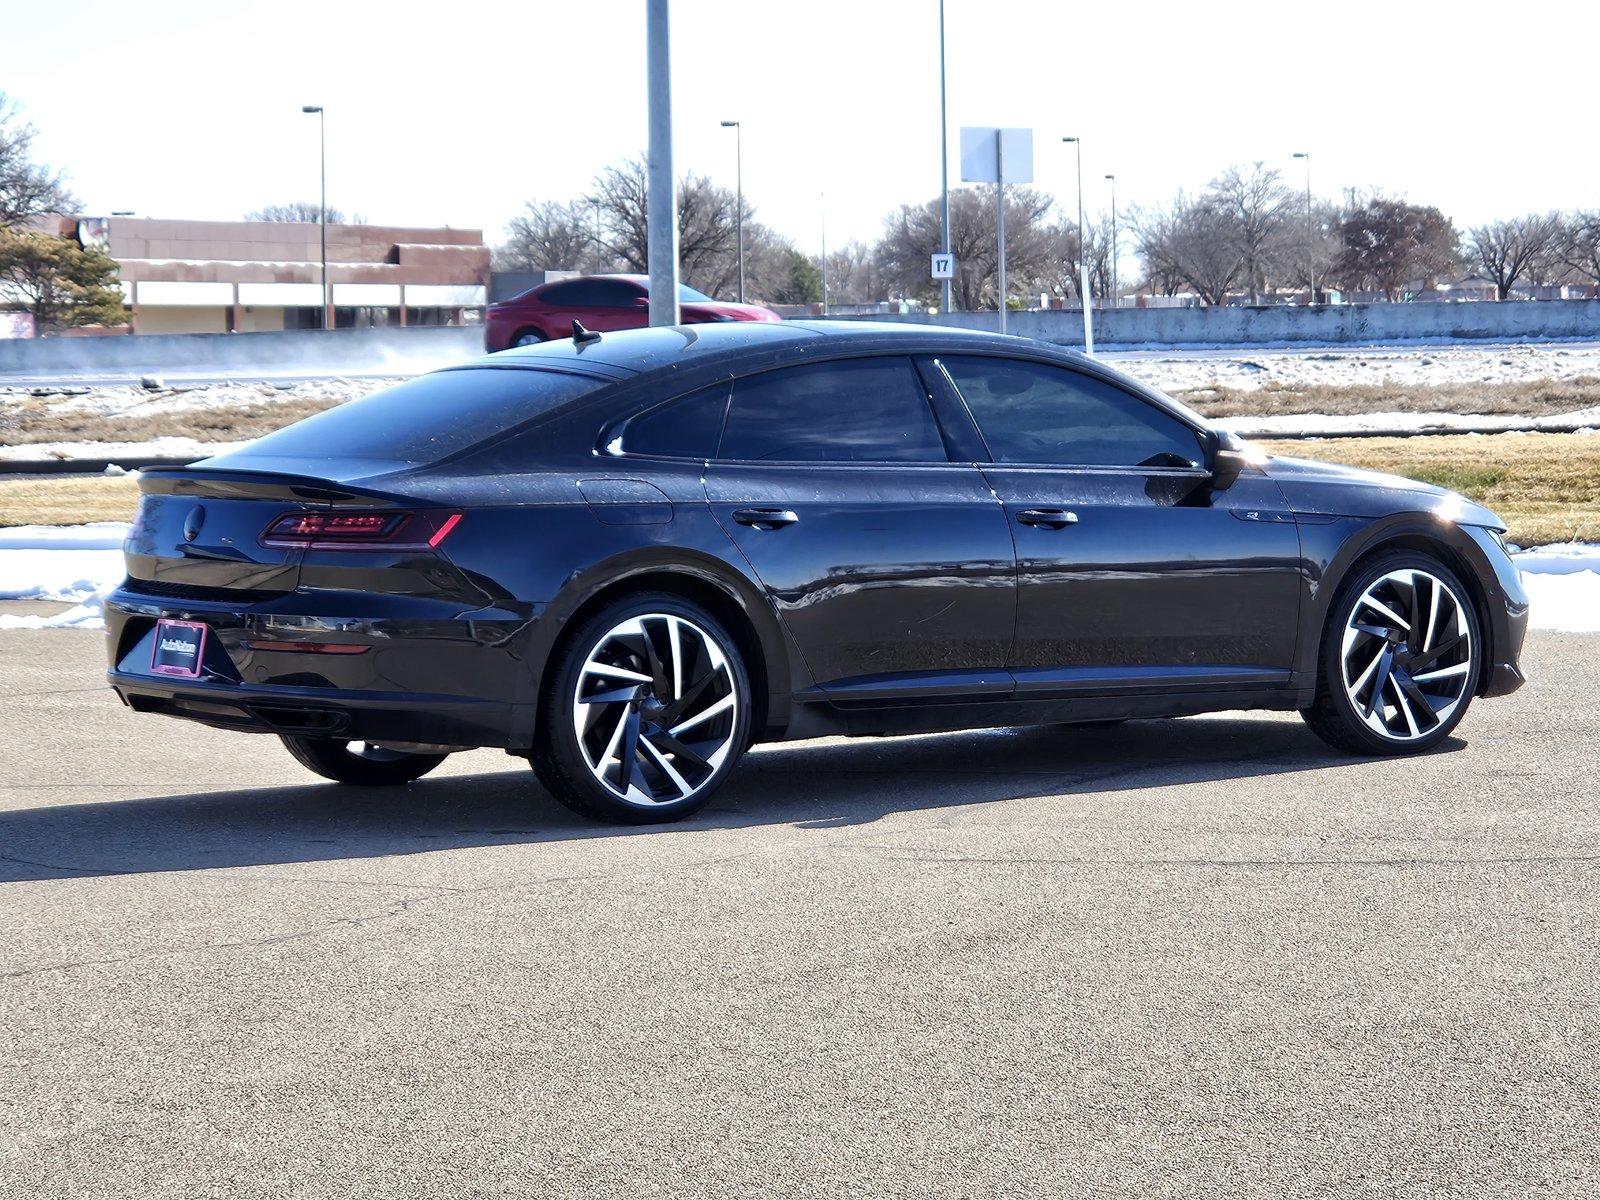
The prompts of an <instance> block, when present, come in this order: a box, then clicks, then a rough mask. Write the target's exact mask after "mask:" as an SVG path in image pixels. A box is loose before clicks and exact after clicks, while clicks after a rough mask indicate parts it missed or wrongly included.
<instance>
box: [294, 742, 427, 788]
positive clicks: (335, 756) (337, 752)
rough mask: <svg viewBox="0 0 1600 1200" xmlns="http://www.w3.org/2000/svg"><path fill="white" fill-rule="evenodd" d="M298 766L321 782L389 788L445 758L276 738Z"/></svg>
mask: <svg viewBox="0 0 1600 1200" xmlns="http://www.w3.org/2000/svg"><path fill="white" fill-rule="evenodd" d="M280 736H281V737H282V740H283V744H284V745H285V746H286V747H288V750H289V753H290V754H292V755H294V757H295V759H296V760H297V761H298V762H299V763H300V765H301V766H303V767H305V768H307V769H308V770H311V771H315V772H316V773H317V774H318V775H321V776H322V777H323V778H324V779H332V780H334V781H335V782H337V783H350V784H357V785H359V786H362V787H392V786H394V785H395V784H401V783H410V782H411V781H412V780H413V779H421V778H422V777H423V776H424V775H426V774H427V773H428V772H429V771H431V770H433V769H434V768H435V767H437V766H438V765H439V764H440V763H442V762H443V761H444V760H445V759H446V758H447V757H448V755H444V754H411V753H408V752H406V751H403V750H388V749H385V748H384V747H382V746H377V745H374V744H373V743H371V742H345V741H340V740H338V739H337V738H319V737H291V736H290V735H288V734H282V735H280Z"/></svg>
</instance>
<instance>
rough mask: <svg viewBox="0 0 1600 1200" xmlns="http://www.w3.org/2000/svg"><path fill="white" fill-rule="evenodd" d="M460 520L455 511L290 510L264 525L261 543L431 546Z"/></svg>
mask: <svg viewBox="0 0 1600 1200" xmlns="http://www.w3.org/2000/svg"><path fill="white" fill-rule="evenodd" d="M460 520H461V514H460V513H458V512H392V511H385V512H349V511H343V512H341V511H339V510H337V509H333V510H326V511H323V512H293V513H284V514H283V516H281V517H279V518H278V519H277V520H275V521H273V522H272V524H270V525H268V526H267V528H266V531H265V532H263V533H262V535H261V544H262V545H264V546H283V547H304V548H306V549H311V550H431V549H433V548H434V547H435V546H437V545H438V544H439V543H440V542H442V541H444V539H445V537H446V535H448V534H449V532H450V531H451V530H452V529H454V528H455V527H456V525H457V524H458V523H459V522H460Z"/></svg>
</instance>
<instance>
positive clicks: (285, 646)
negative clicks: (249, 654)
mask: <svg viewBox="0 0 1600 1200" xmlns="http://www.w3.org/2000/svg"><path fill="white" fill-rule="evenodd" d="M244 648H245V649H246V650H256V651H270V652H272V653H274V654H365V653H366V652H367V651H368V650H370V649H372V647H371V646H355V645H351V644H350V643H348V642H245V643H244Z"/></svg>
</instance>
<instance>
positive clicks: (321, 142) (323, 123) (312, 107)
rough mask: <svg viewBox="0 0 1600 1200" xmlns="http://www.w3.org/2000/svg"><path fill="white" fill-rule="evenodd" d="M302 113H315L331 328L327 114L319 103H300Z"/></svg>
mask: <svg viewBox="0 0 1600 1200" xmlns="http://www.w3.org/2000/svg"><path fill="white" fill-rule="evenodd" d="M300 111H301V112H303V113H316V114H317V153H318V155H319V157H320V158H321V159H322V203H321V204H319V205H318V206H317V222H318V224H320V225H321V226H322V327H323V328H324V329H331V328H332V327H333V322H332V321H331V320H330V319H329V318H330V317H332V316H333V300H332V298H331V296H330V294H329V292H328V114H327V113H325V112H323V111H322V105H320V104H302V105H301V106H300Z"/></svg>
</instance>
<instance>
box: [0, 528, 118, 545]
mask: <svg viewBox="0 0 1600 1200" xmlns="http://www.w3.org/2000/svg"><path fill="white" fill-rule="evenodd" d="M127 536H128V522H126V521H90V522H89V523H88V524H86V525H7V526H4V527H0V551H4V550H118V551H120V550H121V549H122V543H123V542H124V541H125V540H126V539H127Z"/></svg>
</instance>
